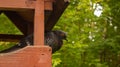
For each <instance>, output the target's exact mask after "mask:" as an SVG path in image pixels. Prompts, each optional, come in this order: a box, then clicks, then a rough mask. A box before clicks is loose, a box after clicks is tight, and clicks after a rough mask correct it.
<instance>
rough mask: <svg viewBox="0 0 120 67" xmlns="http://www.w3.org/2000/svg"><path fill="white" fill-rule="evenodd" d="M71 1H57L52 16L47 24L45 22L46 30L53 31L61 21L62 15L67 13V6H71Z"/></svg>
mask: <svg viewBox="0 0 120 67" xmlns="http://www.w3.org/2000/svg"><path fill="white" fill-rule="evenodd" d="M69 2H70V0H55V2H54V4H53V12H52V14H51V15H50V17H49V19H48V20H47V22H45V23H46V24H45V30H52V28H53V27H54V25H55V24H56V23H57V21H58V20H59V18H60V16H61V15H62V13H63V12H64V11H65V9H66V8H67V6H68V5H69Z"/></svg>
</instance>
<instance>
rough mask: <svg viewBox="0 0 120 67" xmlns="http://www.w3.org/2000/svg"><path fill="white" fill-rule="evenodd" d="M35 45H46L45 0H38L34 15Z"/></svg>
mask: <svg viewBox="0 0 120 67" xmlns="http://www.w3.org/2000/svg"><path fill="white" fill-rule="evenodd" d="M34 45H35V46H38V45H39V46H43V45H44V0H37V1H36V7H35V17H34Z"/></svg>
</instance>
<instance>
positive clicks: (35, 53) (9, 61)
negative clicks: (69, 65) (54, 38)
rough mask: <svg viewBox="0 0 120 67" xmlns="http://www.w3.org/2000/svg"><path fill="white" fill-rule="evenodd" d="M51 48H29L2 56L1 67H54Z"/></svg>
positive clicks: (2, 54)
mask: <svg viewBox="0 0 120 67" xmlns="http://www.w3.org/2000/svg"><path fill="white" fill-rule="evenodd" d="M51 57H52V55H51V48H50V47H48V46H43V47H38V46H37V47H35V46H27V47H25V48H23V49H20V50H17V51H13V52H10V53H1V54H0V67H52V61H51V60H52V59H51Z"/></svg>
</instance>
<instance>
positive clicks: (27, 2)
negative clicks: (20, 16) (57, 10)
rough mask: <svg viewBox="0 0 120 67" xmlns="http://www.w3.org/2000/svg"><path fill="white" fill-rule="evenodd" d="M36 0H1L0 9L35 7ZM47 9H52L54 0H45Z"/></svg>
mask: <svg viewBox="0 0 120 67" xmlns="http://www.w3.org/2000/svg"><path fill="white" fill-rule="evenodd" d="M35 5H36V0H0V10H18V11H20V9H35ZM45 10H52V0H45Z"/></svg>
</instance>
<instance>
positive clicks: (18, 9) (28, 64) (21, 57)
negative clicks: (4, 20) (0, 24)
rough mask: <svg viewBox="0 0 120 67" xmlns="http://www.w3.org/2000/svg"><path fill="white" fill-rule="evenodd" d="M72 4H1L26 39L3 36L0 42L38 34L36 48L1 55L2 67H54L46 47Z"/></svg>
mask: <svg viewBox="0 0 120 67" xmlns="http://www.w3.org/2000/svg"><path fill="white" fill-rule="evenodd" d="M68 3H69V1H68V0H1V1H0V14H1V13H4V14H5V15H6V16H7V17H8V18H9V19H10V20H11V21H12V22H13V23H14V24H15V26H16V27H17V28H18V29H19V30H20V31H21V32H22V33H23V35H15V34H0V40H3V41H19V40H21V39H22V38H23V37H25V36H27V35H28V34H31V33H33V32H34V46H27V47H25V48H23V49H20V50H17V51H13V52H10V53H2V54H0V67H52V64H51V48H50V47H48V46H44V31H45V30H46V31H50V30H52V28H53V27H54V25H55V24H56V23H57V21H58V19H59V18H60V16H61V15H62V13H63V12H64V10H65V9H66V7H67V6H68Z"/></svg>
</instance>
